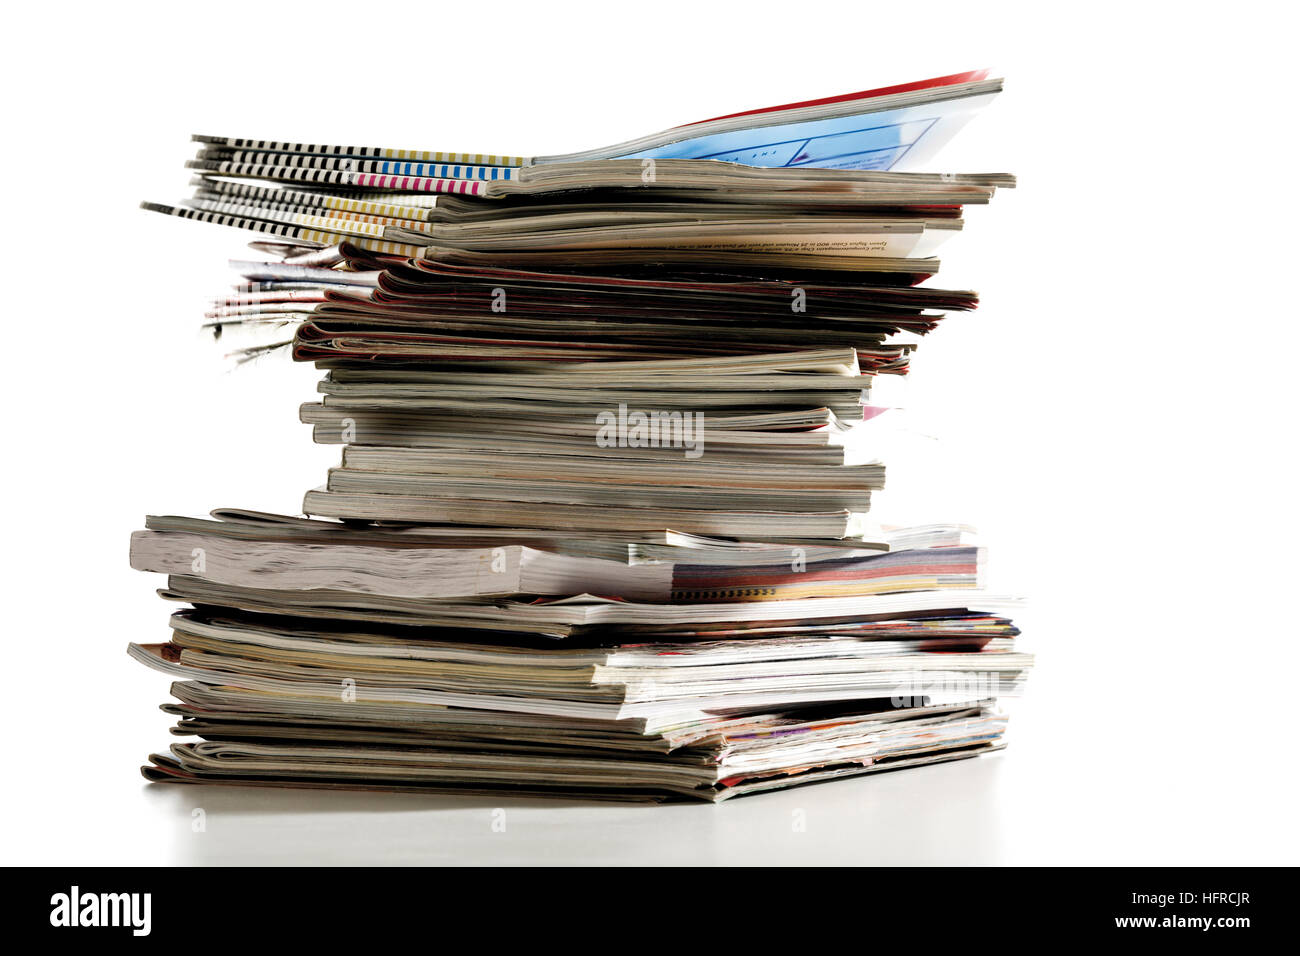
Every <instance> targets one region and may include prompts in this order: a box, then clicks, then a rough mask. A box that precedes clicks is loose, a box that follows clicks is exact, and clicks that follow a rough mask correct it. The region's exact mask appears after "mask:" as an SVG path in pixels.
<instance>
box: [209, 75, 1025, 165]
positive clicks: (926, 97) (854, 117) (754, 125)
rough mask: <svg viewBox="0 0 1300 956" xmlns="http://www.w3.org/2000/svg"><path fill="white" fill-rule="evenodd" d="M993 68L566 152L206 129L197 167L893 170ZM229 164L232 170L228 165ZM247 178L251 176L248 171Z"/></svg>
mask: <svg viewBox="0 0 1300 956" xmlns="http://www.w3.org/2000/svg"><path fill="white" fill-rule="evenodd" d="M987 75H988V71H987V70H978V71H973V72H969V73H955V74H952V75H950V76H943V77H936V78H934V79H929V80H920V81H917V82H915V83H907V84H902V85H899V86H891V87H885V88H882V89H876V90H863V91H861V92H858V93H846V94H843V95H840V96H830V97H825V98H822V99H817V100H806V101H804V102H800V103H787V104H784V105H781V106H770V107H765V108H763V109H757V110H748V111H745V112H741V113H732V114H729V115H727V116H720V117H716V118H714V119H711V120H704V121H701V122H697V123H688V124H686V125H684V126H677V127H674V128H673V129H669V130H665V131H663V132H661V133H653V134H651V135H648V136H642V137H640V138H638V139H634V140H629V141H627V142H623V143H617V144H615V145H613V146H605V147H601V148H598V149H590V150H584V151H579V152H575V153H566V154H561V155H556V156H539V157H532V158H528V157H523V156H506V155H499V154H492V153H459V152H444V151H441V150H423V149H392V148H386V147H380V146H343V145H322V144H315V143H290V142H284V141H278V140H263V139H244V138H238V137H228V136H206V135H196V136H195V137H194V139H195V141H196V142H199V143H202V144H204V148H203V149H202V150H200V153H199V156H198V158H197V160H195V163H196V164H197V165H196V168H200V169H204V170H206V171H209V172H220V173H230V174H235V173H234V170H233V168H232V167H240V168H243V169H245V170H247V169H249V168H252V167H257V166H272V167H284V168H297V169H314V170H320V171H331V172H348V173H365V174H369V175H376V176H404V177H405V176H412V177H418V178H427V179H437V180H446V179H453V180H481V181H500V180H511V179H514V178H516V175H517V174H516V173H515V171H514V169H512V167H520V166H534V165H549V164H555V163H573V162H582V161H586V160H596V159H713V160H720V161H723V162H729V163H740V164H742V165H745V166H763V167H816V168H823V169H870V170H890V169H894V168H908V167H915V166H918V165H920V164H922V163H924V162H925V161H926V160H928V159H929V158H930V157H932V156H933V155H934V154H935V153H936V152H938V150H939V149H941V148H942V147H943V145H944V144H945V143H947V142H948V140H949V139H951V138H952V137H953V136H954V135H955V134H956V133H957V131H958V130H960V129H961V127H962V126H963V125H964V124H965V123H966V121H967V120H968V119H970V117H971V116H972V115H973V114H974V113H975V112H976V111H978V110H979V109H982V108H983V107H984V106H987V105H988V103H989V102H991V101H992V99H993V97H994V96H996V95H997V94H998V93H999V92H1000V91H1001V89H1002V81H1001V80H996V79H995V80H990V79H986V77H987ZM222 167H226V168H222ZM239 174H240V175H243V174H246V173H239Z"/></svg>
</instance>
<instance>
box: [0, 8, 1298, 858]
mask: <svg viewBox="0 0 1300 956" xmlns="http://www.w3.org/2000/svg"><path fill="white" fill-rule="evenodd" d="M718 8H719V9H718V10H717V11H715V10H714V9H713V7H712V6H711V5H706V4H703V3H690V4H682V5H674V4H669V3H661V2H656V3H653V4H613V3H608V4H598V5H593V6H591V7H589V8H573V7H569V6H567V5H565V4H562V3H542V2H536V3H532V4H528V5H520V6H518V7H515V8H513V9H512V8H511V7H510V6H509V5H508V4H505V3H500V2H494V3H492V4H484V5H482V10H483V11H484V12H475V7H472V6H467V5H464V4H460V5H453V6H452V7H447V6H445V5H432V6H430V5H424V4H399V5H383V6H379V5H367V4H362V3H348V4H332V3H324V2H313V3H311V4H292V5H288V4H286V5H273V4H268V3H257V4H242V3H233V2H227V3H222V4H218V5H216V6H213V5H211V4H201V5H200V4H159V5H156V6H151V5H144V4H136V5H132V7H131V8H129V12H127V10H126V9H124V8H119V7H117V6H112V7H110V6H109V5H89V4H88V5H86V6H84V7H76V6H66V5H53V4H45V5H40V6H38V5H31V4H28V5H20V6H17V7H15V8H14V9H11V10H9V11H8V12H7V14H6V20H7V27H6V35H5V37H4V40H3V43H4V47H5V50H4V57H3V66H2V67H0V68H2V69H3V70H4V73H5V77H4V79H5V87H4V88H5V91H6V97H5V104H6V105H5V122H4V125H3V130H2V133H0V135H3V136H4V137H5V143H4V150H3V162H4V164H5V169H4V182H5V185H6V189H5V193H4V204H5V215H4V230H3V232H4V243H5V253H6V255H5V267H6V272H7V275H6V281H5V289H4V298H3V302H4V304H5V314H4V317H3V326H4V329H3V355H4V358H5V362H6V364H5V369H4V375H3V377H2V380H3V387H4V389H5V398H4V406H3V407H4V422H5V428H4V439H5V440H4V445H3V448H4V465H5V467H4V482H5V488H4V493H5V494H4V499H3V501H4V506H5V511H6V516H5V517H6V523H5V526H4V529H3V534H4V537H3V541H4V545H5V547H4V549H3V555H4V557H3V560H4V563H5V565H6V568H5V573H4V577H3V582H4V586H5V592H4V597H5V605H4V624H5V637H4V657H3V662H4V665H5V667H4V690H3V694H0V699H2V700H3V706H4V710H5V714H4V721H3V724H2V725H0V726H3V730H4V735H5V737H4V749H3V763H4V767H5V775H6V785H5V787H4V789H3V791H2V792H3V797H2V798H0V799H3V801H4V813H3V820H4V825H5V828H6V830H7V831H8V832H7V833H6V834H5V835H4V837H3V840H0V847H3V853H4V858H5V860H4V861H5V862H25V863H68V864H91V863H99V864H105V863H115V864H126V863H235V862H258V863H271V862H338V863H352V862H382V861H390V862H400V863H420V862H435V861H442V862H447V861H456V862H466V863H494V862H505V861H509V862H544V861H549V862H576V861H597V862H617V863H627V862H638V861H641V862H655V863H660V862H701V863H718V862H744V863H753V862H779V861H784V862H794V863H862V864H881V863H929V862H938V863H1050V864H1094V863H1146V864H1166V863H1169V864H1175V863H1176V864H1182V863H1202V864H1218V863H1264V862H1271V863H1284V862H1285V863H1296V862H1300V861H1298V860H1297V838H1296V823H1295V819H1296V817H1295V813H1294V801H1295V784H1296V771H1295V749H1296V748H1295V738H1294V713H1295V708H1294V707H1293V706H1292V693H1293V684H1294V677H1295V674H1296V673H1297V671H1296V649H1295V648H1296V642H1297V640H1298V639H1300V634H1298V633H1297V626H1296V615H1295V604H1294V601H1293V600H1292V597H1293V594H1294V592H1295V584H1296V571H1297V567H1296V563H1297V562H1296V542H1297V540H1298V539H1297V536H1296V531H1297V528H1296V523H1297V522H1296V504H1295V497H1294V485H1295V477H1294V465H1295V444H1296V435H1295V431H1296V429H1295V423H1294V411H1295V401H1294V386H1293V380H1294V375H1293V369H1294V367H1295V364H1296V358H1297V351H1296V346H1297V334H1296V320H1297V315H1296V299H1295V284H1294V281H1293V276H1294V271H1295V263H1296V259H1295V251H1296V250H1295V239H1294V237H1295V229H1296V219H1295V215H1296V203H1295V198H1294V197H1295V190H1296V185H1295V184H1296V176H1295V171H1294V156H1295V153H1294V150H1293V148H1292V147H1293V145H1294V138H1295V137H1294V123H1295V96H1294V94H1295V89H1294V83H1293V81H1292V79H1291V68H1290V66H1289V61H1290V60H1291V59H1292V53H1293V51H1292V50H1291V49H1290V46H1289V44H1290V41H1291V39H1292V38H1293V37H1294V35H1295V33H1294V31H1295V26H1296V24H1295V23H1294V22H1285V21H1284V19H1283V17H1284V16H1285V14H1283V13H1282V11H1283V9H1284V7H1283V5H1281V4H1259V5H1252V4H1248V3H1237V4H1233V5H1231V6H1227V7H1224V6H1220V5H1215V6H1213V7H1208V6H1207V7H1205V8H1203V10H1202V11H1201V12H1198V8H1197V7H1196V6H1195V5H1188V4H1177V5H1169V6H1168V7H1163V8H1162V7H1157V6H1155V5H1143V4H1115V5H1107V4H1087V5H1085V6H1082V7H1079V8H1078V9H1076V10H1070V9H1067V8H1065V7H1062V6H1059V5H1054V4H1053V5H1048V4H1026V5H1023V6H1020V5H1001V4H996V3H979V4H955V5H952V6H948V5H945V4H941V3H935V2H927V3H923V4H908V5H903V4H893V5H889V7H888V9H884V8H882V7H881V6H880V5H876V4H864V3H852V4H847V5H844V6H843V7H836V6H835V5H832V4H825V3H818V4H766V3H752V4H726V5H718ZM486 11H491V12H486ZM724 11H725V12H724ZM981 66H989V67H991V68H992V69H993V70H994V71H995V74H996V75H1002V76H1005V77H1006V78H1007V90H1006V92H1005V94H1003V96H1002V97H1001V98H999V100H998V101H997V102H996V103H995V105H994V106H993V107H992V108H991V109H990V110H988V111H987V112H986V113H985V114H984V115H982V116H981V117H978V118H977V119H976V120H975V121H974V122H973V123H972V124H971V125H970V126H969V127H968V128H967V129H966V130H965V131H964V132H963V133H962V134H961V135H960V137H959V138H958V139H957V140H956V141H954V142H953V143H951V144H950V145H949V147H948V148H947V149H946V151H945V152H944V153H943V154H942V156H941V160H942V165H941V166H936V167H934V168H935V169H938V170H941V171H963V172H973V171H1004V170H1005V171H1011V172H1015V173H1017V174H1018V175H1019V177H1020V187H1019V188H1018V189H1016V190H1014V191H1006V192H1001V193H1000V194H999V195H998V196H997V197H996V201H995V202H994V204H993V205H992V206H991V207H989V208H987V209H978V208H977V209H974V210H971V211H970V213H969V216H968V226H967V232H966V234H965V235H963V236H960V237H958V238H957V239H955V240H953V241H952V242H951V243H950V244H949V245H948V246H946V247H945V249H944V260H945V265H944V269H943V272H942V273H941V275H940V276H939V278H938V280H937V282H938V284H940V285H944V286H948V287H973V288H976V289H978V290H979V291H980V292H981V294H982V295H983V306H982V307H981V309H980V310H979V311H978V312H976V313H974V314H972V315H969V316H954V317H952V318H951V319H950V320H949V321H948V322H945V323H944V327H943V328H942V329H940V330H939V331H938V332H937V333H936V334H935V335H934V336H932V337H931V338H930V339H928V340H927V341H926V342H924V344H923V345H922V348H921V350H920V353H919V355H918V358H917V360H916V361H915V363H914V369H915V371H914V375H913V376H912V379H911V381H910V382H909V383H908V385H907V393H908V403H909V405H910V407H911V408H912V412H911V415H912V419H913V421H914V423H918V425H919V426H920V427H923V429H924V430H925V431H926V432H927V433H929V434H931V435H935V436H937V437H938V438H939V439H940V441H939V442H928V443H927V442H922V444H924V445H926V447H927V450H926V453H925V454H924V455H919V456H917V458H916V460H915V461H902V462H898V463H895V464H894V465H892V466H891V472H890V483H891V487H890V490H889V491H887V492H886V493H885V494H884V495H882V496H881V501H880V504H881V508H882V514H881V517H882V518H890V517H921V518H925V519H931V520H942V519H955V520H963V521H967V522H971V523H974V524H977V525H978V526H979V527H980V528H981V530H982V531H983V532H984V533H985V536H986V538H987V540H988V541H989V542H990V543H991V545H992V547H993V549H994V550H993V561H994V573H995V575H996V578H997V581H996V582H995V583H998V584H1001V585H1002V586H1004V587H1007V588H1011V589H1014V590H1016V591H1018V592H1022V593H1025V594H1027V595H1029V596H1030V597H1031V598H1032V601H1033V608H1032V611H1031V612H1029V613H1027V614H1026V615H1025V618H1024V623H1025V625H1026V628H1027V635H1026V643H1027V644H1029V645H1030V647H1031V649H1032V650H1034V651H1035V652H1036V653H1037V654H1038V655H1039V666H1038V668H1037V670H1036V672H1035V674H1034V676H1033V678H1032V686H1031V689H1030V692H1029V695H1028V696H1027V698H1026V699H1024V700H1023V701H1020V702H1018V704H1017V705H1016V707H1015V710H1014V720H1013V722H1012V736H1011V741H1012V745H1011V747H1010V749H1009V750H1008V751H1007V752H1006V753H1005V754H1003V755H1001V756H999V757H996V758H989V759H985V760H981V761H968V762H964V763H962V764H956V765H951V766H946V767H935V768H930V769H923V770H916V771H908V772H906V773H901V774H890V775H882V776H878V777H869V778H864V779H859V780H856V781H847V782H841V783H835V784H828V785H823V786H819V787H813V788H803V789H799V790H794V791H788V792H784V793H778V794H773V795H769V796H763V797H757V798H754V799H750V800H739V801H735V802H733V803H730V804H727V805H723V806H718V807H712V806H674V807H667V808H658V809H645V808H620V807H591V806H563V805H554V804H533V805H526V804H515V803H511V804H508V805H507V808H508V817H507V828H506V832H505V833H494V832H492V829H491V827H490V823H491V816H490V813H491V806H490V804H488V803H484V802H482V801H475V800H448V799H437V798H421V797H406V796H399V797H393V796H380V795H360V794H310V793H301V792H293V791H282V792H267V793H256V792H255V793H251V794H250V793H243V792H239V791H237V790H234V789H221V788H212V787H204V788H181V787H173V788H165V787H148V786H146V785H145V783H144V782H143V780H142V779H141V778H140V776H139V775H138V773H137V769H136V768H137V767H138V766H139V764H140V763H141V762H142V761H143V758H144V757H145V755H146V754H147V753H148V752H150V751H151V750H157V749H161V748H163V747H164V746H165V745H166V744H167V742H168V740H169V737H168V734H167V727H168V725H169V723H170V721H169V719H168V718H167V717H166V716H165V715H163V714H161V713H160V712H159V711H158V710H157V709H156V706H157V704H158V703H160V702H161V701H162V700H163V699H164V698H165V692H166V687H167V683H168V682H167V679H166V678H164V677H162V676H160V675H158V674H156V673H153V672H151V671H148V670H146V669H145V668H142V667H140V666H139V665H137V664H134V663H133V662H131V661H129V660H128V659H127V657H126V655H125V647H126V644H127V642H128V641H135V640H139V641H158V640H162V639H164V638H165V635H166V633H167V631H166V627H165V615H166V614H167V613H168V608H167V607H166V606H165V605H164V604H163V603H162V602H161V601H159V600H158V599H157V598H156V597H154V596H153V593H152V591H153V588H155V587H157V586H159V584H160V583H161V582H160V580H158V579H155V578H152V577H150V576H146V575H143V574H139V573H135V572H132V571H130V570H129V569H128V567H127V538H128V535H129V533H130V532H131V531H132V530H133V529H135V528H137V527H139V526H140V523H141V520H142V518H143V516H144V515H145V514H146V513H194V514H201V513H203V512H205V511H207V510H208V509H210V508H213V507H217V506H223V505H237V506H244V507H252V508H262V509H267V510H278V511H284V512H290V513H292V512H295V511H297V510H298V508H299V506H300V502H301V494H302V492H303V491H304V490H306V489H307V488H308V487H311V486H314V485H316V484H318V483H320V481H321V480H322V479H323V476H324V473H325V469H326V467H327V466H328V465H330V464H332V463H333V459H334V455H335V452H334V451H333V450H331V449H327V448H320V447H316V446H313V445H312V443H311V440H310V436H309V430H308V429H307V427H306V426H302V425H299V424H298V423H297V421H296V407H297V404H298V403H299V402H301V401H304V400H309V399H310V398H311V396H312V394H313V387H314V382H315V380H316V378H317V374H316V372H315V371H314V370H313V369H311V368H310V367H302V366H293V365H291V364H290V363H289V362H287V361H274V360H270V361H266V362H263V363H259V364H257V365H254V366H249V367H244V368H240V369H237V370H235V371H232V370H231V363H230V362H228V361H226V360H224V359H223V357H222V356H223V352H224V351H225V349H224V348H223V345H214V344H213V343H212V341H211V340H210V339H207V338H204V337H203V336H202V335H200V334H199V333H198V331H197V326H198V324H199V322H200V321H201V319H200V316H201V313H202V309H203V306H204V303H205V298H206V297H207V296H209V295H211V294H212V293H214V292H216V291H218V290H219V289H222V288H224V287H225V286H226V284H227V283H228V282H229V281H230V277H229V275H228V274H227V272H226V269H225V261H226V259H228V258H230V257H232V256H233V257H238V256H240V255H241V254H242V252H243V250H244V246H243V245H242V243H243V241H245V236H243V235H242V234H239V233H236V232H234V231H232V230H226V229H221V228H219V227H216V226H206V225H201V224H197V223H188V222H183V221H180V220H174V219H165V218H162V217H159V216H156V215H152V214H149V213H145V212H143V211H140V210H138V209H137V208H136V204H137V203H138V202H139V201H140V200H142V199H151V200H156V201H162V202H171V201H174V200H177V199H179V198H181V197H182V196H183V195H186V194H187V193H188V190H187V186H186V184H187V182H188V178H189V175H188V173H187V172H186V171H185V170H183V169H182V164H183V161H184V160H185V159H186V158H188V157H189V156H190V155H192V149H193V147H192V146H191V144H190V143H189V142H188V137H189V134H190V133H192V132H211V133H217V134H222V135H236V136H257V137H261V136H266V137H274V138H282V139H296V140H309V141H322V140H324V141H342V142H369V143H377V144H383V145H392V146H405V147H422V148H433V149H437V148H441V149H452V150H484V151H489V150H490V151H496V152H503V153H516V154H525V155H529V154H532V155H536V154H547V153H558V152H564V151H569V150H574V149H581V148H587V147H591V146H597V145H602V144H604V143H608V142H614V141H619V140H623V139H627V138H630V137H632V136H634V135H637V134H640V133H644V132H649V131H652V130H658V129H662V128H664V127H668V126H672V125H677V124H680V123H685V122H689V121H693V120H697V119H703V118H707V117H711V116H716V115H719V114H723V113H729V112H733V111H736V110H742V109H749V108H753V107H759V106H765V105H769V104H774V103H784V102H790V101H794V100H800V99H805V98H810V97H819V96H825V95H830V94H837V93H842V92H848V91H851V90H860V89H866V88H870V87H875V86H881V85H886V84H890V83H897V82H906V81H909V80H914V79H920V78H923V77H929V76H938V75H943V74H947V73H952V72H957V71H960V70H967V69H974V68H978V67H981ZM195 807H202V808H203V809H204V810H205V811H206V813H207V830H206V832H204V833H194V832H192V830H191V826H190V821H191V812H192V810H193V808H195ZM795 810H802V811H803V813H804V817H805V819H806V821H807V829H806V832H803V833H799V832H794V830H793V828H792V820H793V818H794V813H793V811H795Z"/></svg>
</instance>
